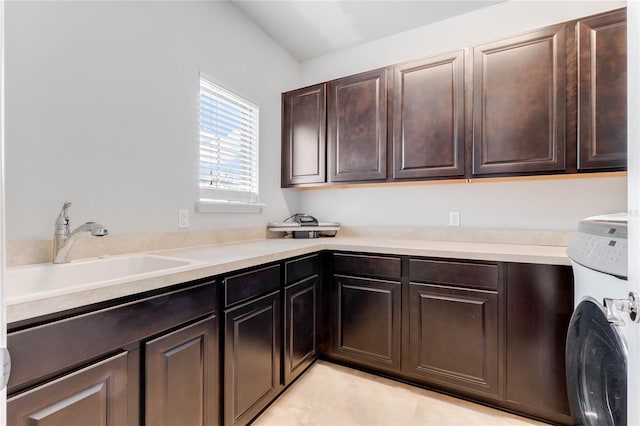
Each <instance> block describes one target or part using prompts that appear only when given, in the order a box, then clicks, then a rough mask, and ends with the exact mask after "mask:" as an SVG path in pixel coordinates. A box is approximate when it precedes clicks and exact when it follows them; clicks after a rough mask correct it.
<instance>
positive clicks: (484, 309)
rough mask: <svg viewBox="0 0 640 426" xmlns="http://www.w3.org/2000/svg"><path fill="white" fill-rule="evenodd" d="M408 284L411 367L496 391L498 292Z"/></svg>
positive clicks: (429, 378)
mask: <svg viewBox="0 0 640 426" xmlns="http://www.w3.org/2000/svg"><path fill="white" fill-rule="evenodd" d="M409 288H410V290H409V291H410V292H409V297H410V302H409V368H408V371H407V373H408V374H410V375H412V376H415V377H419V378H421V379H424V381H425V382H427V383H429V384H433V383H435V384H443V385H445V386H447V387H454V388H457V389H462V390H464V391H468V392H472V393H478V394H482V395H489V396H498V395H499V393H500V392H499V388H500V386H499V380H498V374H499V371H498V370H499V369H498V366H499V364H498V363H499V350H500V348H499V338H498V336H499V324H498V293H496V292H493V291H481V290H470V289H462V288H454V287H445V286H435V285H428V284H416V283H411V284H410V285H409Z"/></svg>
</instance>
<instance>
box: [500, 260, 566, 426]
mask: <svg viewBox="0 0 640 426" xmlns="http://www.w3.org/2000/svg"><path fill="white" fill-rule="evenodd" d="M572 312H573V274H572V271H571V267H570V266H556V265H531V264H516V263H514V264H508V265H507V318H506V329H507V332H506V334H507V370H506V373H507V387H506V400H507V401H509V402H512V403H514V404H517V405H515V406H514V407H512V408H513V409H516V410H518V411H521V412H525V413H529V414H531V415H535V416H539V417H542V418H547V419H551V420H554V421H556V422H559V423H570V420H571V418H570V413H569V402H568V399H567V391H566V389H567V384H566V380H565V366H564V359H565V341H566V338H567V330H568V328H569V320H570V319H571V313H572Z"/></svg>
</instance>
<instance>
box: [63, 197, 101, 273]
mask: <svg viewBox="0 0 640 426" xmlns="http://www.w3.org/2000/svg"><path fill="white" fill-rule="evenodd" d="M70 206H71V203H70V202H68V201H67V202H66V203H64V205H63V206H62V210H60V214H59V215H58V218H57V219H56V227H55V229H54V231H53V263H68V262H69V252H70V251H71V246H72V245H73V243H75V242H76V240H77V239H78V238H80V237H81V236H83V235H84V234H85V233H86V232H90V233H91V235H93V236H94V237H104V236H105V235H109V231H107V228H105V227H104V226H102V225H100V224H99V223H96V222H87V223H85V224H84V225H80V226H78V227H77V228H76V229H74V230H73V232H71V231H70V227H69V212H68V210H69V207H70Z"/></svg>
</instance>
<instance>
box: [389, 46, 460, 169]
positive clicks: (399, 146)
mask: <svg viewBox="0 0 640 426" xmlns="http://www.w3.org/2000/svg"><path fill="white" fill-rule="evenodd" d="M465 53H466V52H465V51H464V50H458V51H456V52H452V53H447V54H444V55H439V56H436V57H433V58H428V59H423V60H418V61H413V62H409V63H406V64H402V65H398V66H396V67H394V68H393V92H392V96H393V109H392V117H393V118H392V126H393V178H394V179H417V178H435V177H456V176H464V166H465V165H464V145H465V78H464V62H465Z"/></svg>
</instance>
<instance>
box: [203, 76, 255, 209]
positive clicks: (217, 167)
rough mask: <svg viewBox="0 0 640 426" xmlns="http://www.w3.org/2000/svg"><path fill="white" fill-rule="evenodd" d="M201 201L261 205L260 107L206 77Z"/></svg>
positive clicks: (204, 81) (204, 80)
mask: <svg viewBox="0 0 640 426" xmlns="http://www.w3.org/2000/svg"><path fill="white" fill-rule="evenodd" d="M200 201H201V202H209V201H211V202H231V203H258V107H257V106H256V105H254V104H253V103H251V102H249V101H247V100H246V99H243V98H241V97H239V96H237V95H235V94H233V93H231V92H229V91H227V90H225V89H223V88H221V87H220V86H217V85H215V84H213V83H211V82H210V81H207V80H206V79H205V78H203V77H202V76H200Z"/></svg>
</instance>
